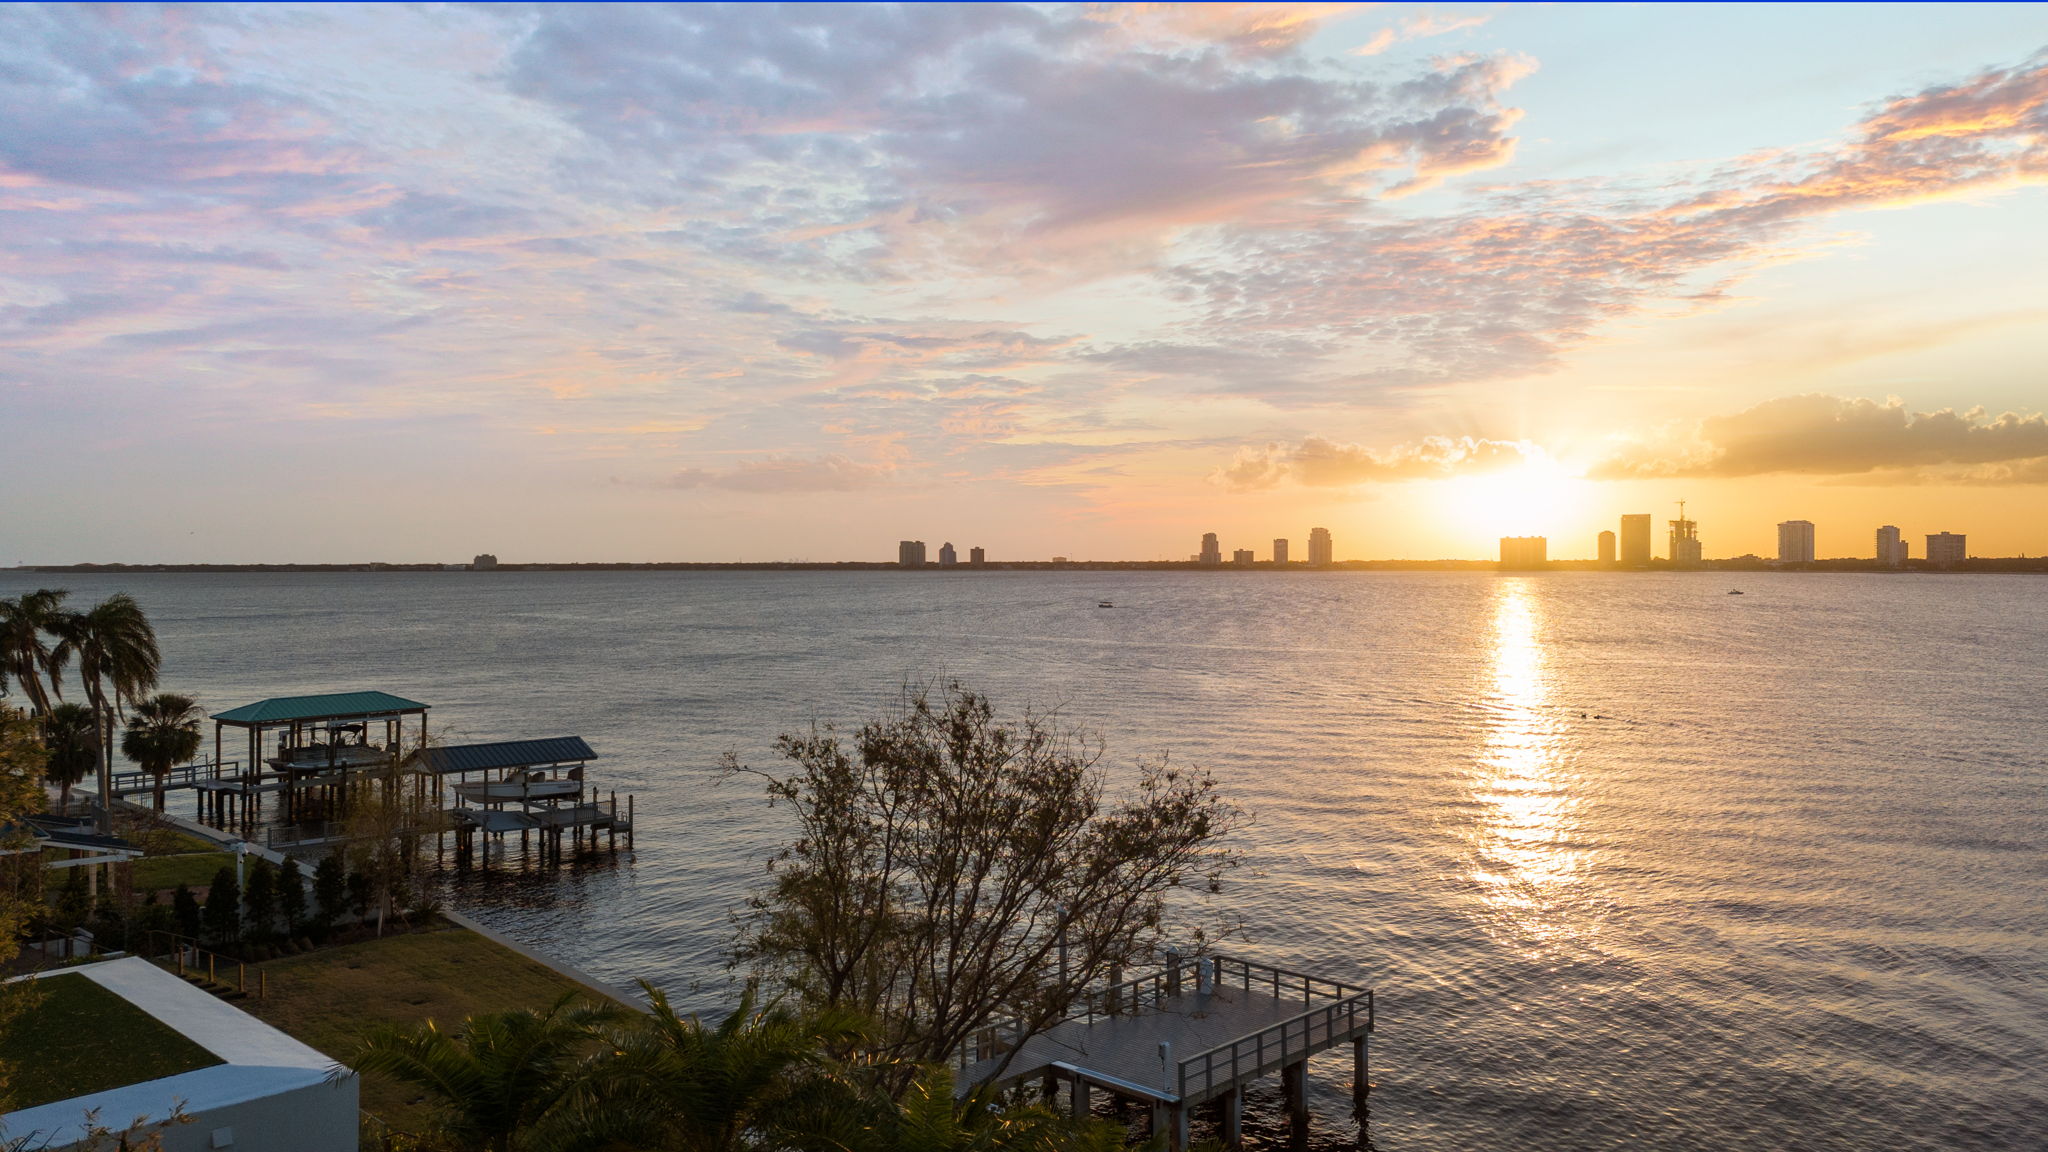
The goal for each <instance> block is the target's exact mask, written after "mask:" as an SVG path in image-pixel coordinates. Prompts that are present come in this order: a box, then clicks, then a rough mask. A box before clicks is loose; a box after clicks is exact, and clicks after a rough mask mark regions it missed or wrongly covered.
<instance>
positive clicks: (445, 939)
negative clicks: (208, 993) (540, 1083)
mask: <svg viewBox="0 0 2048 1152" xmlns="http://www.w3.org/2000/svg"><path fill="white" fill-rule="evenodd" d="M263 970H264V971H265V972H266V973H267V974H268V975H267V977H266V979H267V982H268V986H269V991H268V993H267V995H266V996H265V998H264V999H262V1000H257V999H254V998H251V999H248V1000H244V1001H241V1002H240V1005H241V1007H243V1008H245V1009H247V1010H248V1011H249V1012H251V1013H252V1014H254V1015H256V1016H259V1017H261V1018H262V1019H264V1020H265V1021H268V1022H269V1023H270V1024H272V1025H273V1026H275V1027H276V1028H278V1029H279V1030H281V1031H283V1032H286V1033H289V1034H290V1035H292V1036H295V1037H297V1038H298V1039H299V1040H301V1041H303V1042H304V1043H306V1044H308V1045H310V1046H312V1047H314V1048H317V1049H319V1050H320V1051H321V1052H324V1053H326V1054H327V1055H329V1056H332V1057H334V1058H335V1059H337V1060H339V1059H341V1058H343V1057H345V1056H347V1055H348V1054H349V1052H350V1051H352V1050H353V1048H354V1046H355V1044H356V1041H357V1039H358V1038H359V1037H360V1036H361V1035H362V1034H363V1032H364V1030H365V1029H367V1028H370V1027H372V1026H374V1025H377V1024H396V1025H398V1026H400V1027H411V1026H413V1025H416V1024H421V1023H424V1022H426V1021H428V1020H432V1021H434V1022H435V1023H436V1024H437V1025H439V1026H440V1027H442V1028H444V1029H449V1028H454V1027H456V1026H457V1025H459V1024H460V1023H461V1022H462V1018H463V1017H465V1016H471V1015H476V1014H478V1013H483V1012H500V1011H504V1010H505V1009H508V1008H546V1007H547V1006H548V1005H550V1004H553V1003H554V1002H555V1000H556V999H557V998H558V997H560V996H561V995H562V994H563V993H564V992H572V991H573V992H581V993H583V994H585V995H586V996H588V997H589V999H590V1000H591V1001H593V1002H601V1001H603V999H604V998H603V997H602V996H600V995H599V994H598V993H596V992H594V991H591V990H590V989H587V988H585V987H584V986H583V985H581V984H578V983H576V982H575V981H573V980H570V979H569V978H568V977H566V976H563V975H561V974H560V973H558V972H556V971H554V970H553V969H551V968H548V967H547V966H545V965H542V964H536V963H534V962H533V961H531V960H528V959H527V958H526V957H524V956H521V955H520V954H518V953H517V952H513V951H511V950H510V949H507V948H502V947H500V946H498V945H497V944H494V943H492V942H491V941H490V940H488V939H485V938H484V937H482V936H479V935H477V934H476V933H474V932H471V931H469V930H468V929H466V928H457V927H455V926H453V925H445V926H442V927H437V928H433V929H429V930H425V931H420V932H408V933H406V934H404V935H399V936H386V937H384V938H383V939H379V940H363V941H358V942H357V943H354V944H344V945H342V946H340V947H338V948H322V949H320V950H318V951H314V952H307V953H304V954H303V955H298V956H287V957H285V958H283V959H281V960H272V961H270V962H268V963H266V964H264V965H263ZM250 980H251V981H252V982H253V981H254V980H255V976H254V975H253V974H252V975H251V976H250ZM362 1106H363V1110H364V1111H365V1112H368V1113H370V1114H372V1115H374V1116H377V1117H378V1118H379V1119H381V1120H383V1121H384V1122H385V1123H386V1124H389V1125H390V1126H392V1127H393V1128H395V1129H398V1130H400V1131H407V1132H417V1131H420V1130H421V1129H423V1128H424V1127H425V1126H426V1125H427V1123H428V1122H429V1120H430V1119H431V1118H432V1115H433V1113H432V1109H431V1108H430V1107H429V1105H428V1102H427V1100H426V1099H425V1098H424V1097H422V1096H421V1095H420V1094H419V1093H418V1092H417V1091H416V1090H414V1089H412V1088H409V1087H406V1086H403V1085H399V1084H395V1083H392V1082H390V1081H387V1080H383V1079H380V1078H373V1077H366V1078H365V1079H364V1081H363V1085H362Z"/></svg>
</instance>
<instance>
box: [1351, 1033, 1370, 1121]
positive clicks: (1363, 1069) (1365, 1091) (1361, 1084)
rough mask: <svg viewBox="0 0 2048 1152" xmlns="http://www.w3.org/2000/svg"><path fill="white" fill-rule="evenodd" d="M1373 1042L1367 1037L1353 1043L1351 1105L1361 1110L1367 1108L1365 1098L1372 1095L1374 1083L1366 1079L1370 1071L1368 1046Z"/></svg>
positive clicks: (1360, 1037) (1357, 1039) (1358, 1038)
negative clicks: (1367, 1062)
mask: <svg viewBox="0 0 2048 1152" xmlns="http://www.w3.org/2000/svg"><path fill="white" fill-rule="evenodd" d="M1371 1042H1372V1041H1371V1039H1370V1038H1369V1037H1366V1036H1358V1037H1356V1038H1354V1039H1353V1040H1352V1041H1351V1103H1352V1104H1353V1105H1354V1106H1356V1107H1357V1108H1359V1109H1360V1110H1363V1109H1364V1108H1365V1098H1366V1097H1367V1096H1369V1095H1371V1094H1372V1081H1371V1080H1369V1079H1367V1077H1366V1073H1367V1072H1368V1071H1369V1068H1368V1067H1367V1064H1366V1061H1367V1059H1368V1056H1369V1053H1368V1051H1367V1049H1366V1045H1368V1044H1370V1043H1371Z"/></svg>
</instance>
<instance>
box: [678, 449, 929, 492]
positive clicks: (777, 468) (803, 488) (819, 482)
mask: <svg viewBox="0 0 2048 1152" xmlns="http://www.w3.org/2000/svg"><path fill="white" fill-rule="evenodd" d="M894 471H895V470H894V469H893V468H890V467H887V466H883V465H874V464H861V463H857V462H855V461H852V460H848V459H847V458H846V457H844V456H818V457H813V458H807V459H806V458H797V457H784V456H774V457H769V458H767V459H763V460H749V461H746V462H744V463H740V464H735V465H733V466H732V467H730V468H721V469H709V468H685V469H683V470H682V471H679V472H677V473H675V474H674V475H673V476H671V477H669V480H668V487H671V488H718V489H723V490H725V491H728V492H754V493H781V492H852V491H856V490H859V489H863V488H875V487H879V486H881V485H883V484H886V483H887V482H888V481H889V478H890V476H891V475H892V474H893V473H894Z"/></svg>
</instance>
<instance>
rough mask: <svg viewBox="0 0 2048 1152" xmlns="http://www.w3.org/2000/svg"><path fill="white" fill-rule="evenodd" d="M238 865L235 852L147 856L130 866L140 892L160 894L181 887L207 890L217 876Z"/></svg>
mask: <svg viewBox="0 0 2048 1152" xmlns="http://www.w3.org/2000/svg"><path fill="white" fill-rule="evenodd" d="M234 866H235V854H234V853H233V852H186V853H180V854H179V855H176V856H145V857H143V858H142V859H140V860H137V861H136V862H135V863H133V864H131V865H129V867H130V868H132V869H134V872H133V873H132V875H133V879H134V883H135V888H136V890H137V891H139V892H156V891H161V890H162V889H165V888H176V887H177V886H178V885H180V884H184V885H187V886H189V887H192V888H195V889H197V888H204V887H206V886H207V885H208V884H211V883H213V876H214V873H216V872H219V871H220V870H221V869H222V868H233V867H234Z"/></svg>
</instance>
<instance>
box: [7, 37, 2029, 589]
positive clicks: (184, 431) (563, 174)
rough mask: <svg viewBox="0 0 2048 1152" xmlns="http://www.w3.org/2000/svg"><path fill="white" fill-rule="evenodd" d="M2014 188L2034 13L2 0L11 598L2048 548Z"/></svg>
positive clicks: (2024, 187) (2018, 194)
mask: <svg viewBox="0 0 2048 1152" xmlns="http://www.w3.org/2000/svg"><path fill="white" fill-rule="evenodd" d="M2044 184H2048V6H2043V5H2035V4H2014V5H1986V6H1972V5H1946V4H1944V5H1910V4H1908V5H1814V6H1804V5H1728V6H1721V5H1704V6H1688V5H1661V4H1660V5H1646V6H1620V5H1614V6H1606V5H1596V6H1577V5H1557V6H1519V5H1457V4H1452V5H1369V4H1360V5H1345V4H1308V5H1200V6H1176V5H1129V6H1117V5H1082V6H1073V7H1067V6H1028V7H1010V6H1002V5H968V6H961V7H954V6H943V5H918V6H908V7H900V8H899V7H886V6H867V5H827V6H795V7H778V6H771V5H741V6H735V7H723V6H711V5H705V6H694V5H692V6H676V7H653V6H631V7H606V6H596V5H590V6H582V5H577V6H564V7H552V6H547V5H540V6H530V5H507V6H485V7H469V6H451V7H440V6H408V7H397V6H365V7H357V6H348V5H336V6H313V7H294V6H289V5H278V6H270V5H265V6H257V7H239V6H230V7H165V8H155V7H141V6H112V7H97V6H94V7H86V6H68V5H67V6H55V7H36V6H23V5H8V6H4V7H0V565H12V564H16V563H73V562H89V561H96V562H109V561H126V562H132V563H148V562H166V563H175V562H196V561H214V562H266V561H267V562H336V561H359V560H387V561H407V562H417V561H440V562H460V561H466V560H467V559H469V557H470V556H471V555H473V554H475V553H478V552H486V551H488V552H492V553H495V554H496V555H498V556H499V557H500V558H501V559H503V560H505V561H507V562H512V561H579V560H581V561H601V560H612V561H640V560H709V561H721V560H750V561H763V560H815V561H828V560H891V559H893V558H894V557H895V554H896V542H897V541H898V540H900V539H909V538H915V539H922V540H925V541H927V542H928V543H929V544H930V546H931V548H932V550H933V551H934V553H935V552H936V550H937V547H938V545H939V544H940V543H941V542H944V541H950V542H953V543H954V544H956V545H957V546H958V547H959V548H960V549H961V551H962V552H963V553H964V552H965V550H966V549H967V548H968V547H970V546H975V545H979V546H983V547H985V548H986V549H987V550H988V555H989V557H990V558H991V559H996V560H1003V559H1045V558H1049V557H1051V556H1053V555H1056V554H1057V555H1065V556H1070V557H1074V558H1082V559H1140V560H1153V559H1185V558H1187V557H1188V556H1189V555H1191V554H1192V553H1194V552H1195V551H1196V549H1197V548H1198V546H1199V537H1200V535H1201V534H1202V533H1203V532H1210V531H1213V532H1217V533H1218V534H1219V535H1220V536H1221V538H1222V543H1223V547H1224V548H1225V549H1226V550H1231V549H1235V548H1251V549H1253V550H1254V551H1255V553H1256V554H1257V555H1258V557H1259V558H1260V559H1265V558H1266V557H1267V556H1268V555H1269V554H1270V549H1271V542H1272V541H1273V540H1274V539H1275V538H1286V539H1290V540H1291V541H1292V542H1293V548H1294V551H1295V555H1296V556H1297V557H1299V556H1301V555H1303V554H1304V553H1305V551H1306V540H1307V536H1308V533H1309V529H1310V528H1311V527H1315V526H1321V527H1327V528H1329V529H1330V530H1331V531H1332V533H1333V535H1334V537H1335V540H1336V552H1337V555H1338V557H1339V558H1340V559H1351V558H1355V559H1381V558H1408V559H1431V558H1444V557H1471V558H1484V557H1489V556H1492V555H1494V554H1495V552H1496V539H1497V537H1499V536H1502V535H1545V536H1548V537H1549V538H1550V541H1551V543H1550V554H1551V555H1552V556H1554V557H1576V556H1590V555H1592V553H1593V550H1594V537H1595V534H1596V533H1598V532H1599V531H1600V530H1601V529H1603V528H1613V527H1615V526H1616V521H1617V518H1618V517H1619V516H1621V515H1622V514H1624V513H1629V512H1648V513H1652V514H1653V515H1654V516H1656V518H1657V519H1658V521H1660V522H1661V521H1663V520H1665V519H1668V518H1671V517H1672V516H1675V515H1676V513H1677V502H1678V501H1680V500H1684V501H1686V502H1687V503H1686V507H1687V509H1688V514H1689V515H1690V516H1691V517H1693V518H1694V519H1696V520H1697V521H1698V522H1699V525H1700V528H1699V534H1700V537H1701V540H1702V542H1703V545H1704V549H1705V552H1706V554H1707V555H1709V556H1732V555H1739V554H1742V553H1747V552H1755V553H1759V554H1765V555H1769V554H1771V553H1772V552H1773V551H1774V549H1775V540H1776V529H1775V525H1776V524H1777V523H1778V522H1779V521H1781V520H1787V519H1806V520H1811V521H1813V522H1815V523H1816V524H1817V525H1818V532H1817V536H1818V551H1819V553H1820V554H1821V555H1823V556H1866V555H1869V554H1870V553H1871V544H1872V539H1873V532H1874V530H1875V529H1876V527H1877V526H1878V525H1880V524H1895V525H1898V526H1899V527H1900V528H1902V529H1903V530H1904V532H1905V534H1906V537H1907V539H1908V540H1909V541H1912V542H1913V545H1914V549H1913V550H1914V554H1915V555H1919V554H1920V538H1921V537H1922V536H1923V535H1925V534H1926V533H1931V532H1937V531H1956V532H1965V533H1967V534H1968V535H1969V537H1970V545H1971V551H1972V552H1973V553H1975V554H1978V555H2013V554H2020V553H2025V554H2033V555H2038V554H2041V553H2044V552H2048V516H2044V514H2043V513H2044V511H2048V418H2044V416H2043V415H2042V410H2043V408H2044V406H2048V272H2044V270H2048V187H2044ZM1660 552H1661V544H1660Z"/></svg>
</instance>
